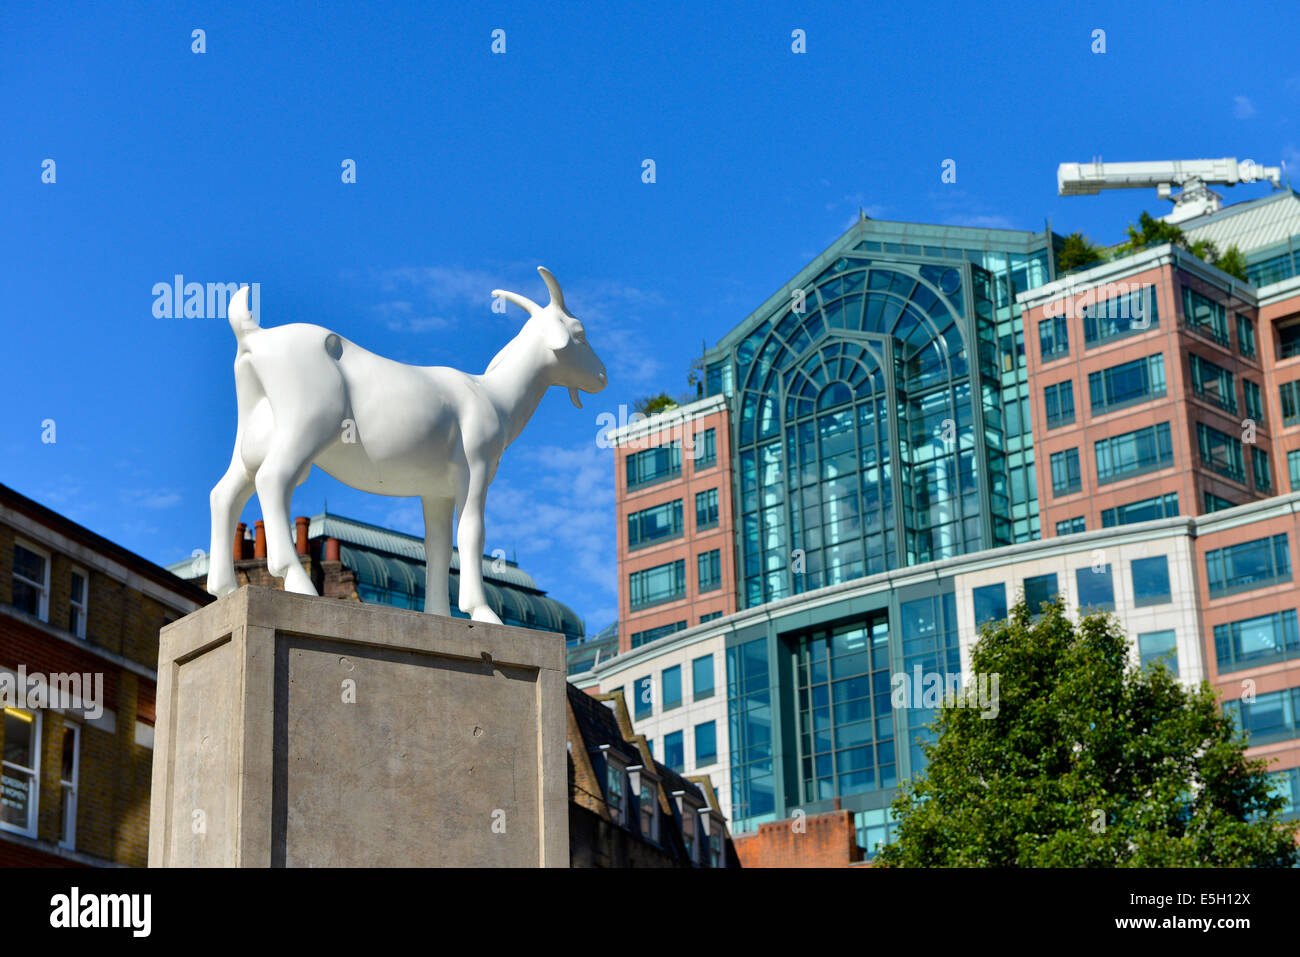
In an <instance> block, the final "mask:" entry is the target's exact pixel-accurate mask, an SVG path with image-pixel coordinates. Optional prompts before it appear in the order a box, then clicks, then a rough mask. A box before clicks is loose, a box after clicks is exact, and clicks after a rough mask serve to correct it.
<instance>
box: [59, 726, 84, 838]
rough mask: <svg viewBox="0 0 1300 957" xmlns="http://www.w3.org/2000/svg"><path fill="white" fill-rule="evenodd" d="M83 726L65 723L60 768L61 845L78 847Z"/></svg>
mask: <svg viewBox="0 0 1300 957" xmlns="http://www.w3.org/2000/svg"><path fill="white" fill-rule="evenodd" d="M80 741H81V727H80V726H79V725H75V724H73V723H71V722H69V721H65V722H64V724H63V749H62V751H63V758H62V762H61V764H60V769H59V846H60V847H66V848H67V849H68V850H70V851H71V850H75V849H76V847H77V775H78V773H79V772H80V769H81V755H80V750H81V749H80V748H78V747H77V745H78V744H79V743H80Z"/></svg>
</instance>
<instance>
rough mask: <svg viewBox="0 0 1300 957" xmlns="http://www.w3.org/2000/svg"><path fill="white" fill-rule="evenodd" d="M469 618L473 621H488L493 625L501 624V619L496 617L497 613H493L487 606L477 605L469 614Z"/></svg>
mask: <svg viewBox="0 0 1300 957" xmlns="http://www.w3.org/2000/svg"><path fill="white" fill-rule="evenodd" d="M470 618H471V619H473V620H474V621H488V622H491V623H492V624H494V625H499V624H501V619H500V618H498V617H497V613H496V612H494V611H493V610H492V609H491V608H489V607H488V606H487V605H479V606H478V607H477V608H475V609H474V610H473V611H472V612H471V613H470Z"/></svg>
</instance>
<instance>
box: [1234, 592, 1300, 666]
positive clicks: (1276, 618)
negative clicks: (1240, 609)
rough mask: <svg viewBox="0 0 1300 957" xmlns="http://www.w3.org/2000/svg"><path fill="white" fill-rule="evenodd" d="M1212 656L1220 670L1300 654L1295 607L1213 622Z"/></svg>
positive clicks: (1270, 662)
mask: <svg viewBox="0 0 1300 957" xmlns="http://www.w3.org/2000/svg"><path fill="white" fill-rule="evenodd" d="M1214 656H1215V658H1216V659H1217V660H1218V664H1219V672H1220V673H1223V672H1225V671H1239V670H1240V669H1242V668H1254V667H1256V666H1257V665H1267V664H1272V663H1273V662H1275V661H1286V660H1287V659H1290V658H1296V657H1300V633H1297V630H1296V613H1295V609H1294V608H1288V609H1286V610H1285V611H1276V612H1273V614H1271V615H1260V616H1259V617H1258V618H1247V619H1246V620H1245V621H1233V622H1229V623H1228V624H1226V625H1215V626H1214Z"/></svg>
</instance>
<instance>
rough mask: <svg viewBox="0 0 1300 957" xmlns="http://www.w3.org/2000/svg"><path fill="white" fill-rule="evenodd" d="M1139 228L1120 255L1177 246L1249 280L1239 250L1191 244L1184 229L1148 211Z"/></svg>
mask: <svg viewBox="0 0 1300 957" xmlns="http://www.w3.org/2000/svg"><path fill="white" fill-rule="evenodd" d="M1138 225H1139V226H1140V227H1141V229H1140V230H1137V229H1134V228H1133V226H1132V224H1130V225H1129V227H1128V241H1127V242H1125V243H1124V244H1122V245H1120V246H1117V247H1116V249H1115V251H1116V253H1117V254H1118V255H1121V256H1126V255H1128V254H1129V253H1135V252H1137V251H1138V250H1140V249H1145V248H1146V247H1148V246H1159V245H1161V244H1162V243H1173V244H1174V245H1175V246H1178V247H1180V248H1182V249H1186V250H1187V251H1188V252H1189V253H1191V254H1192V255H1193V256H1195V257H1196V258H1197V259H1203V260H1205V261H1206V262H1207V263H1209V264H1210V265H1211V266H1217V267H1218V268H1219V269H1222V270H1223V271H1224V272H1226V273H1227V274H1228V275H1229V276H1235V277H1237V278H1238V279H1242V280H1244V279H1246V259H1245V257H1244V256H1242V254H1241V250H1240V249H1238V248H1237V247H1236V246H1229V247H1228V250H1227V252H1225V253H1220V252H1219V247H1218V246H1217V245H1215V243H1214V241H1213V240H1211V239H1198V240H1196V242H1193V243H1189V242H1188V241H1187V236H1186V234H1185V233H1184V232H1183V231H1182V229H1180V228H1179V227H1177V226H1175V225H1173V224H1172V223H1166V222H1164V221H1163V220H1160V219H1156V218H1155V217H1153V216H1152V215H1151V214H1150V213H1148V212H1146V211H1145V210H1143V212H1142V215H1141V217H1139V219H1138ZM1075 235H1078V234H1077V233H1076V234H1075Z"/></svg>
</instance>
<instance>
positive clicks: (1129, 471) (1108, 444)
mask: <svg viewBox="0 0 1300 957" xmlns="http://www.w3.org/2000/svg"><path fill="white" fill-rule="evenodd" d="M1096 454H1097V482H1098V484H1101V485H1105V484H1106V483H1107V482H1116V481H1118V480H1120V479H1122V478H1128V477H1129V476H1130V475H1141V474H1142V473H1143V472H1152V471H1155V470H1157V469H1162V468H1164V467H1165V466H1167V465H1169V464H1171V463H1172V462H1173V460H1174V448H1173V444H1172V443H1171V441H1170V438H1169V423H1168V422H1161V423H1159V424H1158V425H1153V426H1149V427H1147V428H1145V429H1138V430H1137V431H1135V432H1126V433H1124V434H1123V435H1116V436H1112V437H1111V438H1109V439H1102V440H1101V441H1099V442H1098V443H1097V444H1096Z"/></svg>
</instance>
